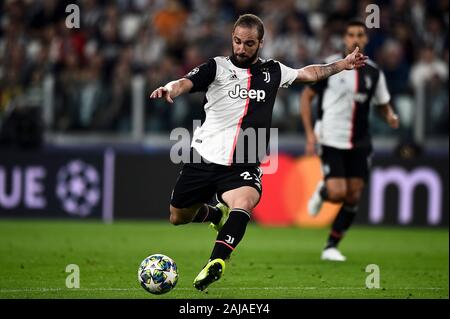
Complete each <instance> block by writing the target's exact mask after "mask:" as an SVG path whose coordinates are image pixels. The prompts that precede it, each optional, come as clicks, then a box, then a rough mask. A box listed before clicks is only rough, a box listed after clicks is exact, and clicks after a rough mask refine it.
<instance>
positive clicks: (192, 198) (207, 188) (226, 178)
mask: <svg viewBox="0 0 450 319" xmlns="http://www.w3.org/2000/svg"><path fill="white" fill-rule="evenodd" d="M261 176H262V170H261V169H260V168H259V167H258V166H224V165H218V164H214V163H189V164H184V166H183V168H182V170H181V172H180V176H179V177H178V179H177V182H176V184H175V187H174V189H173V192H172V198H171V202H170V204H171V205H172V206H174V207H176V208H187V207H190V206H192V205H195V204H200V203H208V202H210V201H211V199H212V198H213V196H214V195H216V194H217V200H218V201H220V202H223V200H222V197H221V196H222V194H223V193H225V192H226V191H229V190H232V189H236V188H239V187H242V186H250V187H253V188H254V189H256V190H257V191H258V193H259V195H260V197H261V194H262V183H261Z"/></svg>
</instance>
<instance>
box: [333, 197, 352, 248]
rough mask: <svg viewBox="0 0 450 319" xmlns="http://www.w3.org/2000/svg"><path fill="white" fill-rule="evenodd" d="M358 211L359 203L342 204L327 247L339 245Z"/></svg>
mask: <svg viewBox="0 0 450 319" xmlns="http://www.w3.org/2000/svg"><path fill="white" fill-rule="evenodd" d="M357 211H358V206H357V205H354V206H353V205H348V204H345V203H344V205H342V207H341V210H340V211H339V213H338V214H337V216H336V218H335V220H334V222H333V225H332V227H331V233H330V236H329V237H328V242H327V245H326V246H325V249H327V248H331V247H337V245H338V244H339V242H340V241H341V239H342V237H343V236H344V234H345V232H346V231H347V230H348V229H349V228H350V226H351V224H352V223H353V220H354V219H355V215H356V212H357Z"/></svg>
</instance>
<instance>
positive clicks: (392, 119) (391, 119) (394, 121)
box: [387, 114, 400, 129]
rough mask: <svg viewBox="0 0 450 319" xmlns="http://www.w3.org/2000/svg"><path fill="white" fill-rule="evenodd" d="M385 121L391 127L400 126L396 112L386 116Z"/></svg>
mask: <svg viewBox="0 0 450 319" xmlns="http://www.w3.org/2000/svg"><path fill="white" fill-rule="evenodd" d="M387 122H388V124H389V126H390V127H391V128H395V129H396V128H398V127H399V126H400V120H399V118H398V116H397V115H396V114H390V115H389V116H388V118H387Z"/></svg>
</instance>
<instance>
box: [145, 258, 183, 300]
mask: <svg viewBox="0 0 450 319" xmlns="http://www.w3.org/2000/svg"><path fill="white" fill-rule="evenodd" d="M138 281H139V283H140V284H141V286H142V288H144V289H145V290H146V291H148V292H150V293H152V294H155V295H161V294H165V293H166V292H169V291H170V290H172V289H173V288H175V286H176V285H177V282H178V269H177V264H176V263H175V261H173V260H172V259H171V258H169V257H167V256H165V255H161V254H155V255H151V256H148V257H147V258H145V259H144V260H143V261H142V262H141V265H140V266H139V269H138Z"/></svg>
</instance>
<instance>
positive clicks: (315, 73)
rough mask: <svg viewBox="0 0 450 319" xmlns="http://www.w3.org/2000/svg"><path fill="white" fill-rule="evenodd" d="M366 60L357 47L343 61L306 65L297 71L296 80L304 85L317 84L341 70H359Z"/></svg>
mask: <svg viewBox="0 0 450 319" xmlns="http://www.w3.org/2000/svg"><path fill="white" fill-rule="evenodd" d="M366 60H367V56H364V55H363V54H362V53H359V48H358V47H357V48H356V49H355V50H354V51H353V52H352V53H350V54H349V55H347V56H346V57H345V59H341V60H339V61H336V62H333V63H329V64H314V65H308V66H306V67H304V68H302V69H299V70H298V75H297V79H296V80H297V81H300V82H304V83H313V82H317V81H320V80H323V79H326V78H327V77H329V76H332V75H334V74H336V73H339V72H341V71H343V70H353V69H355V68H360V67H362V66H364V65H365V62H366Z"/></svg>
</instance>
